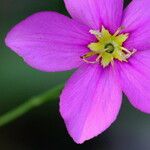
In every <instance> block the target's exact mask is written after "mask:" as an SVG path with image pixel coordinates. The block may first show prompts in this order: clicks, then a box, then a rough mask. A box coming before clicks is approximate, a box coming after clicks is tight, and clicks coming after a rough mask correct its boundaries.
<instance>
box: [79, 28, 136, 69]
mask: <svg viewBox="0 0 150 150" xmlns="http://www.w3.org/2000/svg"><path fill="white" fill-rule="evenodd" d="M122 29H123V28H122V27H120V28H119V29H118V30H117V31H116V32H115V34H113V35H111V34H110V32H109V31H108V30H106V29H105V28H104V27H102V29H101V32H100V31H97V30H90V33H91V34H93V35H95V36H96V38H97V40H98V41H97V42H95V43H90V44H89V45H88V48H89V49H90V50H91V51H90V52H89V53H87V54H85V55H84V56H82V57H81V58H82V59H83V60H84V61H85V62H87V63H100V64H101V65H102V66H103V67H106V66H108V65H109V64H112V65H113V62H114V60H115V59H116V60H119V61H127V59H128V58H129V57H130V56H131V55H133V54H134V53H135V50H133V51H129V50H128V49H126V48H124V47H123V43H124V42H125V41H126V40H127V39H128V36H129V35H128V34H127V33H126V34H119V33H120V32H121V31H122ZM91 56H96V58H95V60H94V61H89V60H87V58H89V57H91Z"/></svg>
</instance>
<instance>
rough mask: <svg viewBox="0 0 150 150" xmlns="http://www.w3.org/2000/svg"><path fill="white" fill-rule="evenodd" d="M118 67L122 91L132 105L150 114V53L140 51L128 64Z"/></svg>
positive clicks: (119, 64) (120, 64)
mask: <svg viewBox="0 0 150 150" xmlns="http://www.w3.org/2000/svg"><path fill="white" fill-rule="evenodd" d="M116 67H117V71H118V79H119V81H120V84H121V86H122V90H123V91H124V93H125V94H126V95H127V96H128V98H129V100H130V102H131V103H132V105H133V106H134V107H136V108H137V109H139V110H141V111H143V112H145V113H150V51H139V52H137V53H136V54H135V55H134V56H133V57H132V58H131V59H130V61H129V62H128V63H118V65H117V66H116Z"/></svg>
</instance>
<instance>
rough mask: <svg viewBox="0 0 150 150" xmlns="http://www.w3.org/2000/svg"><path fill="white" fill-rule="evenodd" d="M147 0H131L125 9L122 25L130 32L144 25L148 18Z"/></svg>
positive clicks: (149, 16)
mask: <svg viewBox="0 0 150 150" xmlns="http://www.w3.org/2000/svg"><path fill="white" fill-rule="evenodd" d="M149 4H150V1H149V0H133V1H132V2H131V3H130V4H129V6H128V7H127V8H126V9H125V11H124V15H123V21H122V25H123V26H124V27H125V29H126V30H125V31H127V32H131V31H134V30H136V29H138V28H139V27H141V26H142V27H144V26H145V25H146V24H147V22H149V20H150V9H149Z"/></svg>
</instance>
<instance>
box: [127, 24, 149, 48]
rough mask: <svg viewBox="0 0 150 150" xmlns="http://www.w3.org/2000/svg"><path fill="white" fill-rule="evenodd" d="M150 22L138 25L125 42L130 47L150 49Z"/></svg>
mask: <svg viewBox="0 0 150 150" xmlns="http://www.w3.org/2000/svg"><path fill="white" fill-rule="evenodd" d="M149 39H150V22H148V23H147V24H144V25H143V26H140V27H138V28H137V29H136V30H135V31H133V32H131V33H130V36H129V38H128V40H127V42H126V43H125V47H127V48H128V49H131V50H132V49H136V50H147V49H150V40H149Z"/></svg>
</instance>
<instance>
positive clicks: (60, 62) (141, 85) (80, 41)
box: [6, 0, 150, 143]
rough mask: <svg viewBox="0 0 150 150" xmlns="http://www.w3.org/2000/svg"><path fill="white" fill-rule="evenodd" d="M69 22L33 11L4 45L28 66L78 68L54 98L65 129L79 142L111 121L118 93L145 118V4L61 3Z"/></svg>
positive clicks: (148, 85)
mask: <svg viewBox="0 0 150 150" xmlns="http://www.w3.org/2000/svg"><path fill="white" fill-rule="evenodd" d="M64 2H65V5H66V8H67V10H68V11H69V13H70V15H71V18H70V17H67V16H64V15H61V14H58V13H56V12H50V11H47V12H39V13H36V14H34V15H32V16H30V17H28V18H27V19H25V20H23V21H22V22H21V23H19V24H18V25H16V26H15V27H14V28H13V29H12V30H11V31H10V32H9V33H8V35H7V37H6V44H7V46H8V47H10V48H11V49H12V50H13V51H14V52H16V53H17V54H18V55H20V56H21V57H23V59H24V61H25V62H26V63H27V64H29V65H30V66H31V67H33V68H36V69H38V70H41V71H46V72H54V71H66V70H70V69H73V68H78V69H77V71H76V72H75V73H74V74H73V76H72V77H71V78H70V79H69V81H68V82H67V84H66V85H65V88H64V90H63V91H62V94H61V96H60V113H61V115H62V117H63V119H64V121H65V123H66V126H67V130H68V132H69V134H70V135H71V137H72V138H73V139H74V141H76V142H77V143H83V142H84V141H85V140H89V139H91V138H93V137H95V136H97V135H98V134H100V133H102V132H103V131H104V130H106V129H107V128H108V127H109V126H110V125H111V124H112V122H114V120H115V119H116V117H117V114H118V112H119V109H120V105H121V101H122V92H124V93H125V94H126V96H128V98H129V100H130V102H131V104H132V105H133V106H134V107H136V108H137V109H139V110H141V111H143V112H145V113H150V92H149V91H150V28H149V27H150V8H149V7H150V1H149V0H132V2H131V3H130V4H129V6H128V7H127V8H126V9H125V10H123V0H64Z"/></svg>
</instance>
